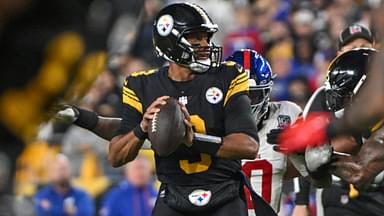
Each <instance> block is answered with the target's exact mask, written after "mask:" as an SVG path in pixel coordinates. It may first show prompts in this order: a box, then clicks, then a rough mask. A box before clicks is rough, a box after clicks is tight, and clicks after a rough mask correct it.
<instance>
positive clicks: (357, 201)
mask: <svg viewBox="0 0 384 216" xmlns="http://www.w3.org/2000/svg"><path fill="white" fill-rule="evenodd" d="M375 53H376V51H375V50H372V49H364V48H361V49H353V50H351V51H347V52H345V53H343V54H342V55H340V56H338V57H337V58H336V59H335V60H334V61H332V63H331V64H330V67H329V69H328V77H327V81H326V82H325V87H324V88H322V90H323V91H318V92H319V93H318V94H317V95H315V97H312V98H311V99H313V100H310V102H309V107H310V109H312V111H326V112H331V113H332V114H333V115H334V117H335V118H341V117H342V115H343V111H344V109H345V108H347V107H348V106H350V105H351V102H352V100H353V99H354V97H355V95H356V94H357V92H358V91H359V88H360V87H361V86H362V84H363V83H364V81H365V79H366V77H367V76H369V74H368V75H367V74H366V66H367V65H368V63H369V61H370V60H371V59H372V57H373V54H375ZM307 107H308V106H307ZM306 111H307V110H306V109H305V111H304V115H305V114H306ZM380 128H381V129H380ZM382 130H383V125H382V124H381V123H379V124H378V125H376V126H374V127H372V128H369V130H366V132H365V133H363V134H360V135H356V134H355V136H354V137H350V136H346V137H340V138H338V139H331V140H330V141H329V143H330V145H332V148H331V147H330V146H329V145H328V144H326V145H322V146H320V147H315V148H308V149H307V151H306V153H305V157H306V161H307V167H308V169H309V171H310V172H312V174H313V175H312V176H313V177H314V178H319V177H320V179H321V180H324V179H326V180H328V181H330V180H331V178H330V177H331V176H330V173H334V174H336V175H338V176H340V177H342V178H343V179H345V180H347V181H344V180H340V179H336V178H334V180H333V182H332V185H331V187H330V188H325V189H324V190H323V193H322V198H323V199H322V204H323V206H324V214H325V215H336V214H340V215H365V214H367V215H381V214H382V212H383V211H384V202H383V200H384V193H383V192H382V186H381V184H382V182H383V174H384V173H382V174H380V175H378V176H377V177H376V179H374V180H373V179H372V178H369V177H366V175H365V174H366V173H369V172H372V170H377V164H371V165H370V166H365V167H364V165H365V164H364V163H365V161H366V160H369V158H372V157H373V158H375V157H378V156H379V155H380V156H383V152H384V151H383V150H384V145H382V144H380V139H383V138H384V134H383V132H382ZM377 139H379V141H378V140H377ZM360 146H361V149H360ZM332 149H335V150H337V152H335V155H334V156H332V151H333V150H332ZM359 149H360V150H359ZM340 151H342V152H341V153H339V152H340ZM345 152H347V153H351V154H354V153H355V152H358V153H357V155H356V156H345ZM367 153H369V154H367ZM362 156H363V157H362ZM365 158H368V159H365ZM331 159H332V161H331ZM356 161H358V162H357V163H356ZM375 174H377V172H376V173H375ZM348 175H351V176H354V177H355V178H356V179H357V178H360V181H361V182H359V183H360V184H358V182H356V181H352V180H351V177H349V176H348ZM369 176H371V175H369ZM372 180H373V181H372ZM348 182H349V183H354V184H355V185H357V186H362V184H361V183H362V182H364V184H365V188H359V189H358V190H356V188H354V187H353V185H350V184H349V183H348ZM329 183H330V182H329ZM370 183H372V184H370Z"/></svg>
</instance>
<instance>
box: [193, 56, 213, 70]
mask: <svg viewBox="0 0 384 216" xmlns="http://www.w3.org/2000/svg"><path fill="white" fill-rule="evenodd" d="M210 65H211V59H209V58H207V59H204V60H197V61H195V62H192V63H190V64H189V68H190V69H191V70H192V71H193V72H196V73H205V72H207V71H208V69H209V68H210V67H211V66H210Z"/></svg>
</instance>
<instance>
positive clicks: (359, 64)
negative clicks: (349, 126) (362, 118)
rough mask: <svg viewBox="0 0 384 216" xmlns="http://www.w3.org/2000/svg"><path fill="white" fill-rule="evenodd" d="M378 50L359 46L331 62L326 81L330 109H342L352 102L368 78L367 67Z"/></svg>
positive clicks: (326, 93)
mask: <svg viewBox="0 0 384 216" xmlns="http://www.w3.org/2000/svg"><path fill="white" fill-rule="evenodd" d="M376 52H377V51H376V50H375V49H370V48H357V49H353V50H350V51H347V52H345V53H343V54H341V55H340V56H338V57H336V58H335V59H334V60H333V61H332V62H331V64H330V65H329V67H328V76H327V80H326V81H325V97H326V105H327V107H328V109H329V110H330V111H332V112H337V111H340V110H342V109H344V107H345V106H347V105H349V104H350V103H351V102H352V99H353V96H354V95H356V93H357V92H358V90H359V89H360V87H361V85H362V84H363V83H364V81H365V79H366V72H367V69H368V68H367V67H368V65H369V63H370V61H371V60H372V57H373V55H374V54H375V53H376Z"/></svg>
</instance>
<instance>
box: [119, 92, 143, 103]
mask: <svg viewBox="0 0 384 216" xmlns="http://www.w3.org/2000/svg"><path fill="white" fill-rule="evenodd" d="M123 95H124V96H127V97H129V98H131V99H132V100H135V101H137V102H139V103H140V100H139V98H137V97H134V96H132V95H130V94H126V93H123Z"/></svg>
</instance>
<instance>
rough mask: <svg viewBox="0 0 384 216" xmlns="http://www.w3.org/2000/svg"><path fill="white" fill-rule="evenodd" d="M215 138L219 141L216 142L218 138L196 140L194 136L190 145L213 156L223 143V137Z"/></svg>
mask: <svg viewBox="0 0 384 216" xmlns="http://www.w3.org/2000/svg"><path fill="white" fill-rule="evenodd" d="M217 138H219V139H220V142H218V140H212V141H209V140H205V141H200V140H197V139H196V138H194V139H193V144H192V146H194V147H195V148H197V150H199V151H200V152H202V153H207V154H210V155H213V156H215V155H216V153H217V151H219V148H220V146H221V145H222V144H223V138H221V137H217Z"/></svg>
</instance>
